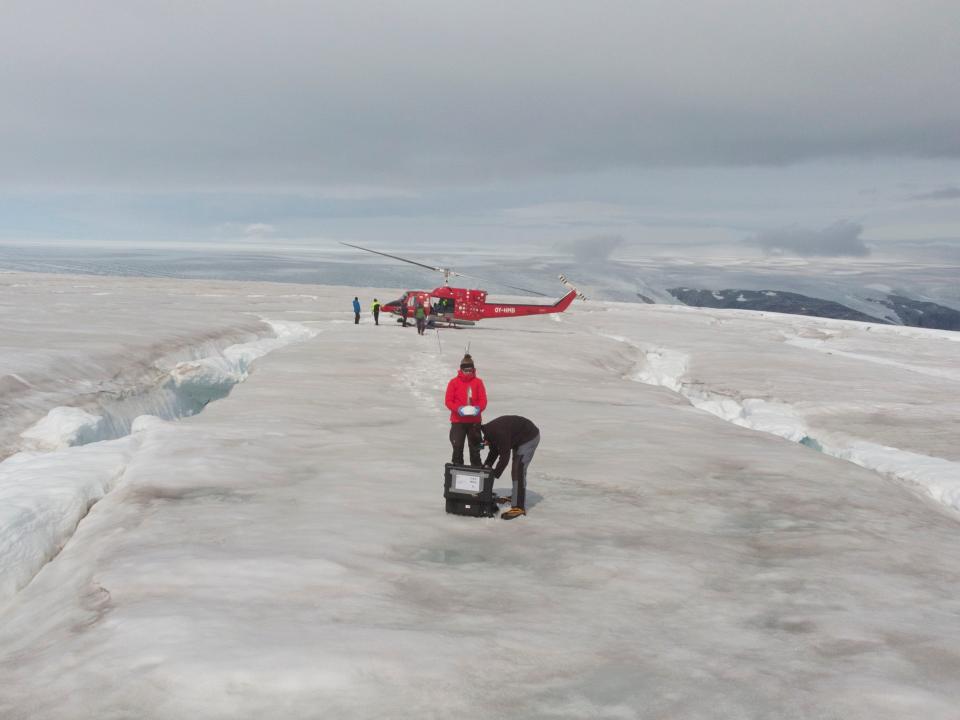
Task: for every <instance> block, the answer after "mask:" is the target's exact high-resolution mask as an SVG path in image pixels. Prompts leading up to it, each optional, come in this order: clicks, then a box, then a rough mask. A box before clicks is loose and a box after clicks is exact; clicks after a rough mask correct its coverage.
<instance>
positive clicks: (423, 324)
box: [413, 301, 427, 335]
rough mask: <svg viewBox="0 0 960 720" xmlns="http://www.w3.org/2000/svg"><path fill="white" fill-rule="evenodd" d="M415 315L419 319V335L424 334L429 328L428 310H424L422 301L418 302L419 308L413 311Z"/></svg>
mask: <svg viewBox="0 0 960 720" xmlns="http://www.w3.org/2000/svg"><path fill="white" fill-rule="evenodd" d="M413 317H414V319H415V320H416V321H417V335H423V333H424V332H425V331H426V328H427V311H426V310H424V308H423V303H422V302H419V301H418V302H417V309H416V310H414V311H413Z"/></svg>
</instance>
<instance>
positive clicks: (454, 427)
mask: <svg viewBox="0 0 960 720" xmlns="http://www.w3.org/2000/svg"><path fill="white" fill-rule="evenodd" d="M445 400H446V405H447V409H449V410H450V444H451V445H453V461H452V462H453V464H454V465H463V443H464V441H465V440H466V441H469V443H470V445H469V447H470V464H471V465H472V466H474V467H480V466H481V465H482V462H481V460H480V448H481V446H482V443H483V436H482V435H481V434H480V423H481V422H483V418H482V416H481V413H482V412H483V411H484V410H485V409H486V407H487V389H486V388H485V387H484V386H483V380H481V379H480V378H478V377H477V370H476V368H475V367H474V366H473V358H472V357H470V355H469V353H468V354H466V355H464V356H463V360H461V361H460V372H458V373H457V376H456V377H455V378H453V379H452V380H451V381H450V382H449V383H447V395H446V398H445Z"/></svg>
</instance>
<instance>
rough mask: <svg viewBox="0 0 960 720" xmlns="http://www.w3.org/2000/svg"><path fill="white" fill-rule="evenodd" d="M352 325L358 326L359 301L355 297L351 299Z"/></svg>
mask: <svg viewBox="0 0 960 720" xmlns="http://www.w3.org/2000/svg"><path fill="white" fill-rule="evenodd" d="M353 324H354V325H359V324H360V300H359V299H358V298H356V297H354V298H353Z"/></svg>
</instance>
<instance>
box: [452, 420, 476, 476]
mask: <svg viewBox="0 0 960 720" xmlns="http://www.w3.org/2000/svg"><path fill="white" fill-rule="evenodd" d="M464 440H469V443H470V464H471V465H472V466H473V467H481V466H482V465H483V461H482V460H481V459H480V443H481V442H483V436H481V435H480V423H450V444H451V445H453V460H452V461H451V462H452V463H453V464H454V465H463V443H464Z"/></svg>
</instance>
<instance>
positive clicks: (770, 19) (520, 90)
mask: <svg viewBox="0 0 960 720" xmlns="http://www.w3.org/2000/svg"><path fill="white" fill-rule="evenodd" d="M55 4H56V5H57V12H56V13H51V12H50V8H49V5H50V3H45V2H36V1H35V0H33V1H31V0H10V1H9V2H6V3H4V16H3V22H2V23H0V46H2V47H3V52H4V69H3V70H0V97H2V98H3V100H4V108H3V113H2V115H0V158H2V159H3V161H2V162H0V185H5V186H8V187H13V188H17V189H19V188H22V187H24V186H28V185H29V186H31V187H43V188H48V187H57V188H63V187H65V188H75V187H103V188H107V189H111V188H138V189H141V188H144V187H146V188H150V189H154V188H161V189H165V190H172V191H177V190H192V189H203V190H224V189H226V190H229V189H248V188H252V189H255V190H261V189H270V188H313V187H317V186H322V187H331V186H333V187H338V186H343V187H347V188H351V187H353V188H361V191H360V192H365V191H363V190H362V188H377V187H387V188H390V187H394V186H399V187H404V188H411V189H412V190H414V191H416V190H418V189H420V188H423V187H436V186H443V185H446V184H455V183H469V182H488V181H502V180H510V179H516V178H524V179H526V178H534V177H543V176H550V175H563V174H574V173H590V172H599V171H605V170H607V169H637V168H646V167H651V166H659V167H664V166H671V167H677V166H684V167H690V166H703V165H711V166H716V165H723V166H736V167H746V166H755V165H779V164H786V163H792V162H799V161H804V160H810V159H822V158H850V157H856V158H863V157H869V158H874V157H877V156H893V155H896V156H914V157H952V158H958V157H960V134H958V133H957V132H956V118H957V117H958V116H960V93H957V92H956V72H955V68H956V67H958V66H960V42H957V28H958V27H960V3H957V2H948V1H947V0H913V1H912V2H910V3H903V2H902V0H871V2H870V3H869V8H870V12H869V20H870V22H869V23H867V24H866V25H865V24H864V22H863V17H864V10H863V8H864V2H863V0H833V2H831V3H829V6H830V10H831V12H830V23H829V31H826V30H825V26H824V22H823V17H824V15H823V13H824V10H823V7H824V3H794V4H792V5H791V12H790V13H789V14H787V15H785V14H784V13H783V11H782V7H781V4H780V3H771V2H769V0H741V1H740V2H737V3H734V4H733V5H732V6H731V4H729V3H722V2H713V3H697V9H696V12H694V13H692V12H691V10H690V8H689V7H688V4H686V3H663V2H655V1H654V0H611V2H609V3H604V10H603V12H598V11H597V9H596V7H595V4H593V3H565V4H564V9H563V12H558V11H557V9H556V3H555V2H554V1H553V0H528V1H527V2H523V3H514V4H511V5H510V6H509V8H506V9H505V6H503V4H501V3H482V2H477V3H449V2H440V1H439V0H408V1H407V2H403V3H381V2H376V0H354V1H353V2H350V3H329V2H307V1H306V0H279V1H272V2H268V1H267V0H246V1H244V2H236V0H209V1H208V2H204V3H203V12H197V11H196V8H195V6H194V4H193V3H189V2H186V1H185V0H170V2H166V3H131V2H129V0H88V2H82V3H79V2H74V3H55ZM584 28H589V32H585V31H584ZM170 38H176V39H177V43H176V48H175V49H174V48H173V46H172V45H171V44H170V42H169V39H170ZM278 38H282V42H278V41H277V39H278ZM894 46H895V47H896V48H897V52H896V53H891V52H890V48H891V47H894ZM624 58H630V62H624ZM532 59H533V60H535V61H532ZM8 68H9V70H7V69H8ZM14 69H15V70H14ZM865 117H869V119H870V122H869V123H864V118H865ZM348 192H354V191H348Z"/></svg>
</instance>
